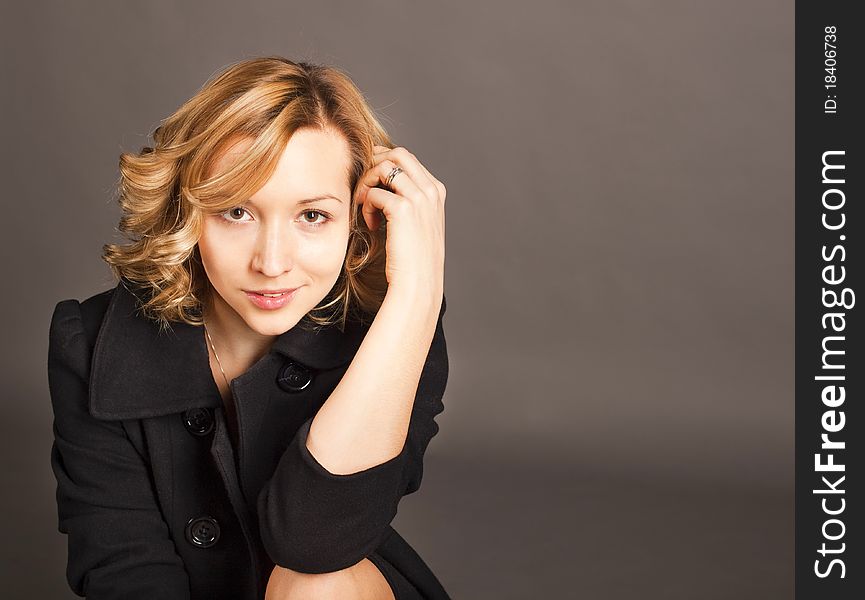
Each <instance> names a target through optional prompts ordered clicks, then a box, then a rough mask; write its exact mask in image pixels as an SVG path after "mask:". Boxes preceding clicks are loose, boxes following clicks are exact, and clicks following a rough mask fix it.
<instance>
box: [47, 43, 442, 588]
mask: <svg viewBox="0 0 865 600" xmlns="http://www.w3.org/2000/svg"><path fill="white" fill-rule="evenodd" d="M153 140H154V143H153V146H152V147H146V148H144V149H142V150H141V152H139V153H137V154H123V155H122V156H121V159H120V173H121V176H120V183H119V201H120V204H121V207H122V210H123V216H122V219H121V222H120V227H119V229H120V231H121V232H123V233H124V234H126V236H127V238H128V240H127V241H126V242H125V243H123V244H107V245H106V246H105V248H104V255H103V258H104V260H105V261H107V263H108V264H109V265H110V267H111V269H112V271H113V273H114V274H115V276H116V278H117V285H116V287H114V288H113V289H109V290H106V291H104V292H102V293H99V294H96V295H94V296H92V297H90V298H88V299H86V300H84V301H83V302H79V301H77V300H74V299H72V300H64V301H62V302H59V303H58V304H57V306H56V308H55V311H54V315H53V318H52V321H51V328H50V345H49V356H48V375H49V384H50V391H51V400H52V406H53V409H54V434H55V441H54V444H53V447H52V452H51V466H52V469H53V471H54V474H55V477H56V478H57V506H58V516H59V530H60V531H61V532H63V533H65V534H66V535H67V536H68V549H69V554H68V565H67V579H68V582H69V584H70V586H71V588H72V590H73V591H74V592H75V593H76V594H78V595H86V596H87V597H88V598H91V599H92V600H99V599H107V598H124V599H126V600H130V599H133V598H147V599H153V598H191V599H199V598H200V599H205V598H206V599H208V600H218V599H221V598H225V599H229V598H230V599H232V600H242V599H250V600H252V599H260V598H267V600H294V599H303V600H310V599H316V598H339V599H340V600H351V599H376V600H378V599H395V600H408V599H416V598H435V599H438V598H448V595H447V593H446V592H445V590H444V589H443V587H442V585H441V584H440V582H439V581H438V579H437V578H436V576H435V575H434V574H433V572H432V571H431V570H430V568H429V567H428V566H427V564H426V563H425V562H424V560H423V559H422V558H421V557H420V556H419V555H418V554H417V553H416V552H415V551H414V550H413V549H412V547H411V546H410V545H409V544H408V543H407V542H406V541H405V540H404V539H403V538H402V537H401V536H400V535H399V533H397V532H396V531H395V530H394V529H393V528H392V527H391V525H390V523H391V521H392V519H393V518H394V516H395V515H396V512H397V506H398V503H399V501H400V499H401V498H402V497H403V496H404V495H406V494H410V493H412V492H415V491H417V490H418V488H419V487H420V483H421V477H422V473H423V462H422V461H423V456H424V453H425V450H426V448H427V446H428V444H429V442H430V440H431V439H432V437H433V436H434V435H435V434H436V433H437V431H438V425H437V423H436V422H435V420H434V418H435V417H436V416H437V415H438V414H440V413H441V412H442V410H443V409H444V406H443V404H442V397H443V394H444V390H445V385H446V382H447V375H448V359H447V349H446V345H445V338H444V333H443V330H442V317H443V315H444V312H445V307H446V304H445V298H444V256H445V252H444V249H445V243H444V242H445V235H444V234H445V218H444V205H445V193H446V191H445V187H444V185H443V184H442V183H441V182H440V181H439V180H438V179H436V177H435V176H433V175H432V174H431V173H430V172H429V171H428V170H427V169H426V168H425V167H424V165H423V164H421V163H420V162H419V161H418V159H417V158H416V157H415V156H414V155H413V154H411V153H410V152H409V151H407V150H406V149H405V148H401V147H394V145H393V144H392V143H391V141H390V139H389V138H388V136H387V134H386V133H385V131H384V129H383V128H382V127H381V125H380V123H379V122H378V121H377V120H376V117H375V116H374V114H373V111H372V110H371V109H370V108H369V106H368V105H367V104H366V102H365V101H364V98H363V96H362V94H361V93H360V92H359V91H358V90H357V88H356V87H355V85H354V84H353V83H352V82H351V81H350V79H349V78H348V77H347V76H346V75H345V74H344V73H343V72H342V71H340V70H338V69H336V68H333V67H326V66H320V65H313V64H309V63H305V62H293V61H290V60H287V59H284V58H281V57H264V58H256V59H251V60H245V61H241V62H238V63H235V64H233V65H230V66H229V67H228V68H227V69H225V70H224V71H223V72H221V73H219V74H218V75H216V76H214V77H213V78H212V79H211V80H210V81H208V82H207V83H206V84H205V85H204V87H203V88H202V89H201V90H200V91H199V92H198V93H196V94H195V95H194V97H192V98H191V99H190V100H188V101H187V102H186V103H185V104H184V105H183V106H181V107H180V109H178V110H177V112H175V113H174V114H173V115H172V116H171V117H169V118H168V119H166V120H165V121H163V122H162V124H161V125H160V126H159V127H158V128H157V129H156V131H155V132H154V134H153Z"/></svg>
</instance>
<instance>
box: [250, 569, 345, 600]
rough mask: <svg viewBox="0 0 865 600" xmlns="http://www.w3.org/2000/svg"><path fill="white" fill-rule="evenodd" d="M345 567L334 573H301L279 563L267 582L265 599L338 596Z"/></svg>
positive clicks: (324, 599)
mask: <svg viewBox="0 0 865 600" xmlns="http://www.w3.org/2000/svg"><path fill="white" fill-rule="evenodd" d="M345 571H346V570H345V569H343V570H342V571H334V572H332V573H317V574H312V573H300V572H298V571H292V570H291V569H286V568H284V567H280V566H279V565H277V566H276V567H274V569H273V572H272V573H271V574H270V579H269V580H268V582H267V591H266V592H265V596H264V599H265V600H303V599H308V600H326V599H330V598H334V599H336V598H338V597H339V596H338V594H339V587H340V585H341V584H342V585H344V581H343V580H344V579H345V578H346V573H345Z"/></svg>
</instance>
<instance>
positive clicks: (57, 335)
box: [49, 287, 117, 351]
mask: <svg viewBox="0 0 865 600" xmlns="http://www.w3.org/2000/svg"><path fill="white" fill-rule="evenodd" d="M116 289H117V288H116V287H114V288H111V289H108V290H105V291H102V292H99V293H97V294H94V295H92V296H90V297H89V298H86V299H84V300H83V301H80V302H79V301H78V300H77V299H75V298H70V299H66V300H61V301H60V302H58V303H57V304H56V305H55V306H54V312H53V314H52V316H51V325H50V327H49V343H50V344H51V346H53V347H55V348H58V349H61V350H62V349H67V348H68V347H69V346H70V345H71V344H73V343H75V339H76V338H77V337H79V336H83V338H84V339H83V341H85V342H86V345H87V347H88V348H90V349H91V351H92V348H93V347H94V345H95V343H96V338H97V336H98V335H99V328H100V326H101V325H102V321H103V319H104V317H105V313H106V311H107V309H108V305H109V303H110V302H111V297H112V295H113V294H114V291H115V290H116Z"/></svg>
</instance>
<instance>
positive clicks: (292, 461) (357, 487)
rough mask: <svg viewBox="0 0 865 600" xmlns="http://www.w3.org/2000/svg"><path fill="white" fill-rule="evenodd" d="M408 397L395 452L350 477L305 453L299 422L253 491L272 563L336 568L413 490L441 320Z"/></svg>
mask: <svg viewBox="0 0 865 600" xmlns="http://www.w3.org/2000/svg"><path fill="white" fill-rule="evenodd" d="M446 306H447V305H446V302H445V300H444V298H442V307H441V311H440V312H439V317H438V323H437V324H436V330H435V334H434V336H433V340H432V343H431V344H430V350H429V353H428V355H427V359H426V362H425V363H424V367H423V370H422V372H421V377H420V380H419V382H418V388H417V392H416V394H415V400H414V405H413V407H412V413H411V418H410V423H409V429H408V435H407V436H406V442H405V444H404V445H403V448H402V450H401V451H400V454H398V455H397V456H395V457H393V458H391V459H390V460H388V461H386V462H383V463H381V464H378V465H375V466H373V467H370V468H368V469H365V470H363V471H358V472H356V473H351V474H347V475H345V474H333V473H331V472H330V471H328V470H327V469H325V468H324V467H323V466H322V465H321V464H320V463H319V462H318V461H317V460H316V459H315V457H313V456H312V454H311V453H310V452H309V450H308V449H307V447H306V438H307V434H308V433H309V427H310V424H311V423H312V418H310V419H308V420H307V421H305V422H304V423H303V425H301V427H300V428H299V429H298V431H297V433H296V434H295V436H294V438H293V439H292V441H291V443H290V444H289V446H288V448H287V449H286V451H285V453H284V454H283V455H282V457H280V460H279V463H278V464H277V467H276V470H275V472H274V475H273V476H272V477H271V479H270V480H268V481H267V482H266V483H265V485H264V487H263V488H262V489H261V491H260V493H259V494H258V498H257V512H258V521H259V528H260V531H261V537H262V542H263V544H264V547H265V549H266V550H267V552H268V554H269V555H270V558H271V559H272V560H273V561H274V563H275V564H277V565H280V566H283V567H286V568H289V569H292V570H295V571H299V572H302V573H326V572H331V571H338V570H341V569H344V568H346V567H349V566H351V565H354V564H356V563H357V562H359V561H360V560H362V559H363V558H364V557H365V556H367V555H368V554H370V553H372V552H373V551H374V550H375V549H376V548H377V547H378V546H379V544H380V542H381V541H382V539H383V538H384V535H385V534H386V533H387V532H388V530H389V527H388V525H389V524H390V522H391V521H392V520H393V518H394V517H395V516H396V513H397V504H398V503H399V501H400V499H401V498H402V497H403V496H405V495H407V494H411V493H412V492H415V491H417V490H418V488H420V484H421V478H422V476H423V455H424V452H425V451H426V448H427V446H428V445H429V443H430V440H431V439H432V438H433V436H435V435H436V433H438V430H439V427H438V424H437V423H436V422H435V420H434V419H435V417H436V416H437V415H438V414H439V413H441V412H442V411H443V410H444V405H443V403H442V397H443V395H444V391H445V385H446V383H447V378H448V356H447V346H446V344H445V336H444V330H443V328H442V317H443V316H444V313H445V309H446Z"/></svg>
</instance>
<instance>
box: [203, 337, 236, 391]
mask: <svg viewBox="0 0 865 600" xmlns="http://www.w3.org/2000/svg"><path fill="white" fill-rule="evenodd" d="M204 333H206V334H207V339H208V340H209V341H210V348H211V349H212V350H213V356H215V357H216V364H218V365H219V370H220V371H222V378H223V379H224V380H225V385H227V386H228V389H229V391H230V390H231V384H230V383H228V377H226V376H225V369H223V368H222V361H220V360H219V354H217V353H216V346H214V345H213V338H212V337H210V332H209V331H207V325H206V324H205V325H204Z"/></svg>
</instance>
